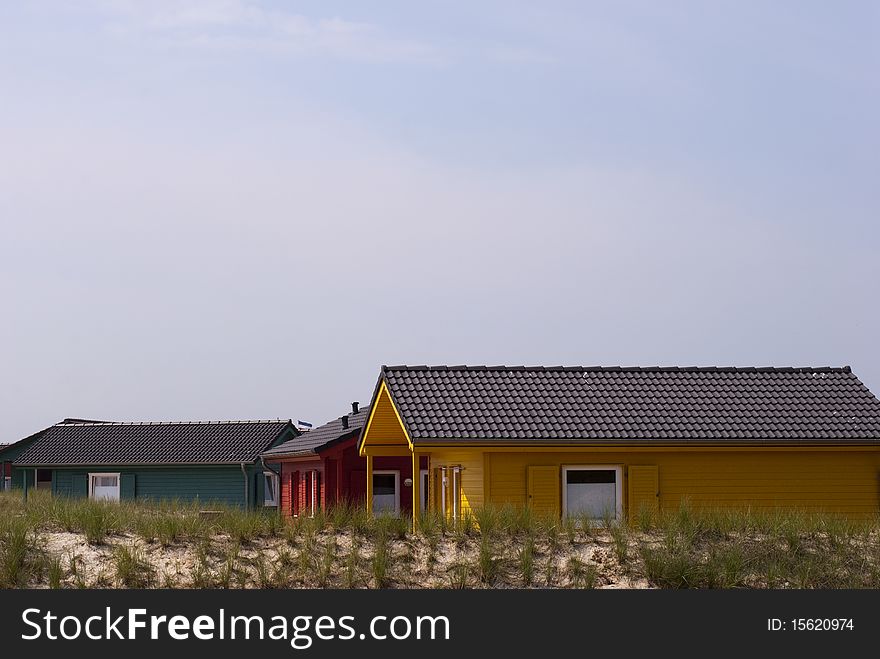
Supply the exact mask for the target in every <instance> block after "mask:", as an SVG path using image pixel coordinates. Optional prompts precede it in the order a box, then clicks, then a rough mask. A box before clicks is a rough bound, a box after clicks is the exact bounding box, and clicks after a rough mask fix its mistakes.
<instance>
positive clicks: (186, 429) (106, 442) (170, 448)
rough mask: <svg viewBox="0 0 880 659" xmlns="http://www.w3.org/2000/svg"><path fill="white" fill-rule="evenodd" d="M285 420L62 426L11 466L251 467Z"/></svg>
mask: <svg viewBox="0 0 880 659" xmlns="http://www.w3.org/2000/svg"><path fill="white" fill-rule="evenodd" d="M287 428H291V429H292V428H293V426H292V425H291V423H290V421H281V420H278V421H223V422H202V423H196V422H172V423H110V422H97V423H95V422H72V423H71V422H62V423H59V424H56V425H54V426H51V427H49V428H47V429H46V430H45V431H43V434H42V436H41V437H40V438H39V439H38V440H37V441H36V442H34V443H33V444H32V445H31V446H30V447H29V448H28V449H27V450H25V451H24V452H23V453H22V454H21V455H19V456H18V458H17V459H16V460H15V461H14V464H16V465H27V466H39V465H46V466H49V465H160V464H233V463H241V462H247V463H252V462H254V461H256V460H257V458H259V456H260V453H262V452H263V451H265V450H266V447H267V446H270V445H271V444H272V442H273V441H275V440H276V439H277V438H278V436H279V435H280V434H281V433H282V432H284V430H285V429H287Z"/></svg>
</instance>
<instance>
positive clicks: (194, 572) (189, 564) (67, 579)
mask: <svg viewBox="0 0 880 659" xmlns="http://www.w3.org/2000/svg"><path fill="white" fill-rule="evenodd" d="M353 537H354V536H353V535H352V534H351V533H350V532H339V533H332V532H323V533H320V534H317V535H315V536H312V537H311V538H303V537H301V536H297V537H293V538H292V539H285V538H280V537H279V538H269V539H259V540H256V541H254V542H252V543H248V544H244V545H237V544H235V543H233V542H232V541H231V540H230V539H229V538H227V537H225V536H216V537H214V538H211V539H210V540H200V541H195V542H179V543H175V544H173V545H170V546H166V547H162V546H161V545H159V544H158V543H156V542H154V543H147V542H145V541H144V540H143V539H141V538H139V537H136V536H133V535H113V536H109V537H108V538H107V539H106V540H105V542H104V543H102V544H97V545H91V544H89V543H88V542H86V540H85V538H84V536H83V535H81V534H77V533H66V532H54V531H53V532H43V533H41V534H40V535H39V537H38V540H37V543H38V546H39V547H40V548H41V549H42V551H43V552H44V554H45V556H47V557H58V558H59V559H60V562H61V567H62V572H63V576H62V578H61V584H60V585H61V587H68V588H76V587H80V588H82V587H86V588H113V587H137V586H148V587H159V588H163V587H164V588H192V587H214V588H226V587H228V588H267V587H268V588H321V587H336V588H374V587H376V585H377V583H379V580H380V579H381V577H379V576H377V575H378V574H379V573H380V572H379V571H377V568H376V566H375V561H374V560H373V554H374V551H375V547H374V545H373V543H372V541H371V540H369V539H366V538H362V537H355V541H356V545H357V553H356V554H354V553H353V552H352V539H353ZM431 544H432V543H429V542H427V541H426V540H424V539H423V538H416V539H413V538H406V539H403V540H399V539H395V540H391V541H390V542H389V545H388V552H387V555H388V559H387V561H386V563H387V567H386V568H385V578H384V579H382V585H383V587H387V588H460V587H466V588H488V587H491V588H513V587H516V588H520V587H523V586H524V584H525V580H524V576H523V567H522V560H521V554H520V551H521V549H522V545H521V543H520V542H518V541H516V542H515V541H512V540H511V539H510V538H507V537H505V538H503V539H499V540H498V541H496V542H494V543H492V544H491V545H490V546H489V548H488V551H484V554H483V555H484V558H485V557H486V556H490V557H491V565H492V566H494V567H491V568H489V571H490V574H489V575H486V574H485V573H484V571H483V570H484V566H486V565H487V562H486V561H485V560H484V561H483V562H481V561H480V539H479V538H467V539H464V540H462V539H459V541H458V542H456V540H455V539H454V538H452V537H448V536H447V537H442V538H438V539H437V541H436V543H434V546H433V547H432V546H431ZM126 550H128V551H126ZM121 556H123V557H128V558H130V557H132V556H133V557H134V558H135V560H134V564H135V565H136V567H137V569H136V570H135V574H136V576H135V577H132V576H131V575H132V570H131V565H132V561H131V560H129V561H128V563H127V565H128V570H127V571H126V564H125V563H122V561H121V558H120V557H121ZM32 586H33V587H36V588H39V587H47V586H48V580H47V579H45V578H44V580H43V582H41V583H34V584H32ZM530 587H534V588H572V587H576V588H584V587H594V588H647V587H649V585H648V583H647V581H646V580H645V579H644V578H641V577H639V576H637V575H633V574H632V570H630V569H628V568H627V565H626V561H624V564H621V562H620V561H619V560H618V557H617V552H616V551H615V548H614V545H613V542H612V540H611V538H610V537H608V536H607V534H602V533H599V534H597V535H596V537H594V538H591V539H589V540H586V541H583V542H575V543H568V542H565V541H559V542H558V543H557V545H556V546H555V547H553V548H552V549H551V547H550V546H549V544H548V543H547V542H546V541H543V542H538V543H537V544H536V547H535V552H534V559H533V567H532V578H531V585H530Z"/></svg>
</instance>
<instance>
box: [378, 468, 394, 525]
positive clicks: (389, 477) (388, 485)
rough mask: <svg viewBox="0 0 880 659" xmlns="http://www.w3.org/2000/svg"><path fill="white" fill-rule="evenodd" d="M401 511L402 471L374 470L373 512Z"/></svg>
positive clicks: (390, 512)
mask: <svg viewBox="0 0 880 659" xmlns="http://www.w3.org/2000/svg"><path fill="white" fill-rule="evenodd" d="M399 512H400V472H399V471H374V472H373V514H375V515H381V514H382V513H386V514H391V515H396V514H397V513H399Z"/></svg>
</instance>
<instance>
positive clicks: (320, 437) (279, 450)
mask: <svg viewBox="0 0 880 659" xmlns="http://www.w3.org/2000/svg"><path fill="white" fill-rule="evenodd" d="M369 414H370V409H369V407H367V408H362V409H360V410H359V411H358V413H357V414H348V415H346V416H347V417H348V428H347V429H346V428H343V426H342V417H339V418H338V419H333V420H332V421H329V422H328V423H325V424H324V425H323V426H318V427H317V428H314V429H312V430H309V431H307V432H304V433H303V434H302V435H300V436H299V437H294V438H293V439H288V440H287V441H286V442H284V443H283V444H279V445H278V446H274V447H272V448H270V449H269V450H268V451H266V452H265V453H263V456H264V457H265V458H267V459H268V458H270V457H278V456H281V455H284V456H296V455H314V454H315V453H317V452H318V450H319V449H321V448H323V447H324V446H326V445H327V444H330V443H332V442H335V441H337V440H340V439H345V438H349V437H357V436H358V435H359V434H360V431H361V428H363V426H364V424H365V423H366V422H367V417H368V416H369Z"/></svg>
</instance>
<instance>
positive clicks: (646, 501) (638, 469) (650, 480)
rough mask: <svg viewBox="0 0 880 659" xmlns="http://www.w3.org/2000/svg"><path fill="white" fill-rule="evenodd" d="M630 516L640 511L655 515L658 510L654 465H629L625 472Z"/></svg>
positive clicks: (656, 474) (657, 485)
mask: <svg viewBox="0 0 880 659" xmlns="http://www.w3.org/2000/svg"><path fill="white" fill-rule="evenodd" d="M626 479H627V483H628V487H627V497H628V498H629V514H630V516H633V517H634V516H636V515H641V514H642V511H645V512H647V513H648V514H650V515H656V514H657V512H658V509H659V491H660V483H659V474H658V469H657V466H656V465H630V466H629V467H628V468H627V470H626Z"/></svg>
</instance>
